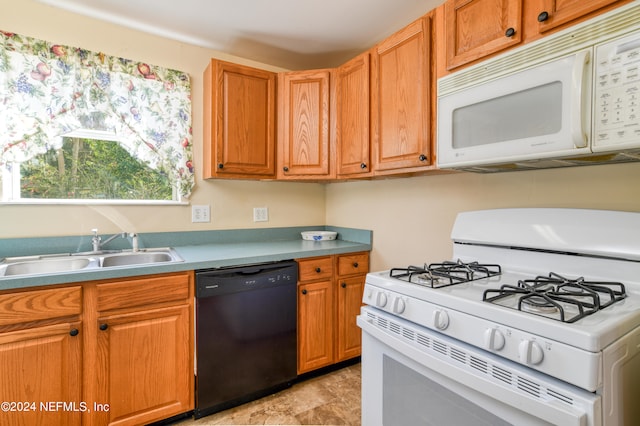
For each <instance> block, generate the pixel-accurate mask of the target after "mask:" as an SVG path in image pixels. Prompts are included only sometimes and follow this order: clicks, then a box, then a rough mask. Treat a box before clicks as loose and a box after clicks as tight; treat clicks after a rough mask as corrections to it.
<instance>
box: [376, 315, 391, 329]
mask: <svg viewBox="0 0 640 426" xmlns="http://www.w3.org/2000/svg"><path fill="white" fill-rule="evenodd" d="M376 319H377V320H378V325H379V326H380V327H382V328H385V329H389V321H387V319H386V318H383V317H378V318H376Z"/></svg>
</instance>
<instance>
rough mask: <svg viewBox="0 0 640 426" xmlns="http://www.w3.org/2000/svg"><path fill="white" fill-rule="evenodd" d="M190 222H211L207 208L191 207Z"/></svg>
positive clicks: (205, 206)
mask: <svg viewBox="0 0 640 426" xmlns="http://www.w3.org/2000/svg"><path fill="white" fill-rule="evenodd" d="M191 222H194V223H195V222H211V212H210V209H209V206H208V205H203V206H191Z"/></svg>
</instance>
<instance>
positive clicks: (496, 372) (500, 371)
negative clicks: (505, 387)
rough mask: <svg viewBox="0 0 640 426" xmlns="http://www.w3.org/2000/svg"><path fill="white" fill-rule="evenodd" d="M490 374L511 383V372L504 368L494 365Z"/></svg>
mask: <svg viewBox="0 0 640 426" xmlns="http://www.w3.org/2000/svg"><path fill="white" fill-rule="evenodd" d="M491 375H492V376H493V377H495V378H496V379H498V380H502V381H503V382H505V383H508V384H511V383H512V377H511V372H510V371H507V370H505V369H504V368H500V367H498V366H496V365H494V366H493V368H492V369H491Z"/></svg>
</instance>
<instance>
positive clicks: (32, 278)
mask: <svg viewBox="0 0 640 426" xmlns="http://www.w3.org/2000/svg"><path fill="white" fill-rule="evenodd" d="M309 230H327V231H336V232H338V238H337V239H336V240H333V241H306V240H302V238H301V236H300V232H302V231H309ZM118 240H122V241H118ZM139 241H140V248H153V247H173V248H174V249H175V251H176V252H177V253H178V254H179V255H180V257H181V258H182V259H184V261H183V262H171V263H155V264H152V265H142V266H141V265H131V266H119V267H110V268H95V269H87V270H77V271H69V272H63V273H52V274H42V275H28V276H27V275H24V276H10V277H0V290H7V289H18V288H27V287H34V286H41V285H53V284H69V283H77V282H82V281H91V280H100V279H108V278H126V277H135V276H140V275H149V274H161V273H168V272H179V271H189V270H198V269H209V268H222V267H228V266H241V265H250V264H253V263H262V262H273V261H279V260H288V259H296V258H304V257H314V256H326V255H331V254H343V253H353V252H359V251H370V250H371V248H372V232H371V231H368V230H361V229H353V228H341V227H332V226H306V227H291V228H265V229H241V230H224V231H202V232H197V231H192V232H169V233H153V234H140V235H139ZM127 244H130V242H128V241H126V240H125V239H120V238H118V239H117V240H114V242H113V246H112V245H111V244H109V246H108V247H105V248H112V249H127V248H130V246H127ZM90 249H91V236H83V237H48V238H28V239H5V240H0V258H2V257H13V256H26V255H36V254H54V253H76V252H82V251H88V250H90Z"/></svg>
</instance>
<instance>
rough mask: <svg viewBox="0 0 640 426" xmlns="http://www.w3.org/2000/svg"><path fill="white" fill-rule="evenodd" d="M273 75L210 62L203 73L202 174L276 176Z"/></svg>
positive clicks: (249, 176) (205, 176) (214, 61)
mask: <svg viewBox="0 0 640 426" xmlns="http://www.w3.org/2000/svg"><path fill="white" fill-rule="evenodd" d="M276 76H277V74H275V73H272V72H269V71H264V70H259V69H255V68H251V67H246V66H242V65H237V64H232V63H229V62H224V61H219V60H215V59H214V60H211V62H210V63H209V66H208V67H207V69H206V70H205V72H204V118H203V119H204V147H203V156H204V162H203V164H204V167H203V168H204V178H205V179H206V178H274V177H275V146H276V140H275V137H276V127H275V123H276V116H275V113H276Z"/></svg>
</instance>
